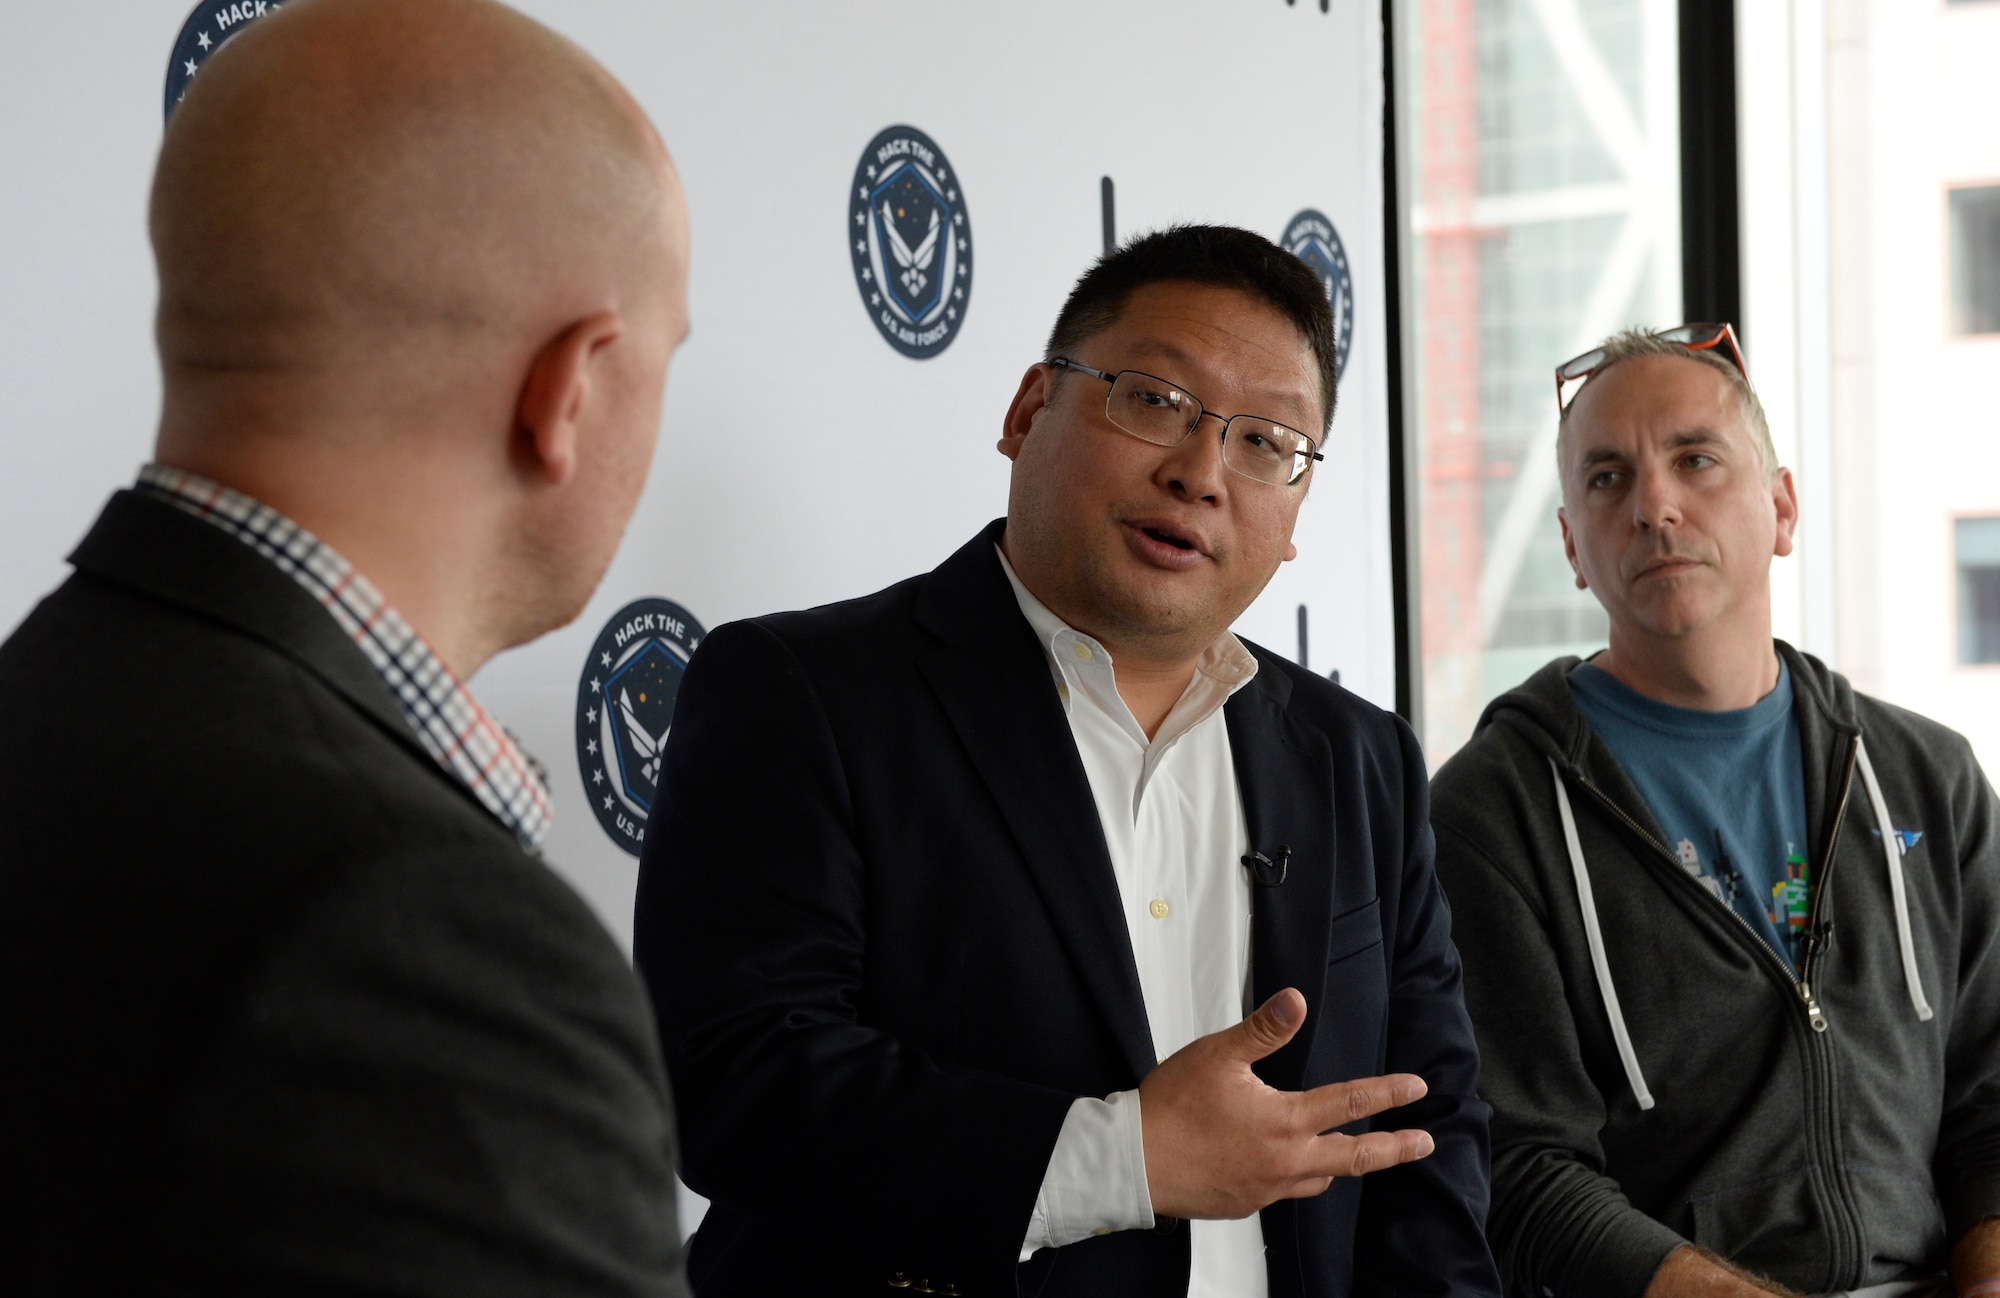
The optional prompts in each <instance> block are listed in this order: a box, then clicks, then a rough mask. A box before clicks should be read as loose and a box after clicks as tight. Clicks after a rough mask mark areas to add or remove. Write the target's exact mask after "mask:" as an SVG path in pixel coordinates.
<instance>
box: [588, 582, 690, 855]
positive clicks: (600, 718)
mask: <svg viewBox="0 0 2000 1298" xmlns="http://www.w3.org/2000/svg"><path fill="white" fill-rule="evenodd" d="M705 634H707V633H706V632H704V631H703V630H702V627H701V623H699V622H697V621H695V620H694V617H693V615H692V614H690V613H689V612H688V611H687V610H686V609H684V608H682V607H681V606H680V605H678V604H675V603H673V602H671V601H670V600H664V599H641V600H635V601H633V602H632V603H630V604H627V605H626V606H625V607H624V608H621V609H619V610H618V612H617V614H616V615H615V616H614V617H612V619H611V620H610V621H609V622H607V623H606V624H605V626H604V630H603V631H601V632H599V633H598V636H597V643H595V644H593V645H591V647H590V657H589V659H588V660H587V661H586V662H585V663H584V664H583V678H582V679H581V680H579V681H578V682H577V686H576V761H577V767H578V769H579V771H580V772H581V773H582V775H583V792H584V798H585V800H586V801H587V802H589V803H590V809H591V811H592V812H593V813H594V814H595V815H596V816H597V823H598V824H600V825H602V826H604V832H605V833H607V834H609V835H610V836H611V841H612V842H614V843H616V844H618V846H620V847H622V848H624V849H625V850H626V851H628V852H630V853H631V854H632V855H634V856H637V855H639V849H640V848H641V847H643V846H644V845H645V842H646V818H647V817H648V816H650V815H651V814H652V812H653V802H654V800H655V798H656V796H657V795H658V793H659V788H660V759H661V757H662V755H663V753H664V751H665V749H666V746H667V732H668V731H670V730H671V729H672V728H673V724H674V699H675V697H676V696H677V695H679V693H680V688H681V674H682V673H683V672H685V671H686V670H687V664H688V659H689V658H690V657H692V656H693V654H694V651H695V649H696V647H698V646H699V645H700V644H701V639H702V636H703V635H705Z"/></svg>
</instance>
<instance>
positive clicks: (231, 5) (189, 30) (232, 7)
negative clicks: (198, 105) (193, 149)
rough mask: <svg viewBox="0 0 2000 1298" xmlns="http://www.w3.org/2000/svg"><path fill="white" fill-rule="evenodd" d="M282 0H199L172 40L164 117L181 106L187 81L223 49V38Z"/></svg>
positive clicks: (270, 11)
mask: <svg viewBox="0 0 2000 1298" xmlns="http://www.w3.org/2000/svg"><path fill="white" fill-rule="evenodd" d="M283 7H284V5H283V0H248V3H245V0H202V3H200V4H198V5H196V6H195V7H194V12H193V13H191V14H189V15H188V16H187V21H186V22H184V23H182V24H181V34H180V36H179V38H178V39H176V40H175V41H174V57H173V58H172V59H171V60H170V61H169V62H168V63H167V117H168V118H169V119H171V118H172V117H173V115H174V109H176V108H178V107H180V102H181V98H182V96H184V95H186V94H187V92H188V84H189V83H190V82H192V81H193V80H194V78H195V74H196V73H197V72H200V71H201V65H202V64H203V63H206V62H207V61H208V56H209V55H211V54H213V53H215V52H216V51H217V50H219V49H221V48H222V44H223V42H224V41H226V40H228V39H229V38H230V37H232V36H234V35H235V34H236V33H238V32H240V31H242V30H243V29H244V28H245V27H247V26H249V25H250V24H251V23H253V22H256V21H257V20H258V19H259V18H262V17H265V16H266V15H268V14H274V13H276V12H278V10H279V9H281V8H283Z"/></svg>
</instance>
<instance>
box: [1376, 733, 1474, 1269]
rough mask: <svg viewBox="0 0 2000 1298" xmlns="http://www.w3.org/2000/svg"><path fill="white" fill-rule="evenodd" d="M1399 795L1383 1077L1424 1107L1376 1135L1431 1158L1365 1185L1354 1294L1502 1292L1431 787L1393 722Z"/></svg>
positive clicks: (1389, 877)
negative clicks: (1395, 1138)
mask: <svg viewBox="0 0 2000 1298" xmlns="http://www.w3.org/2000/svg"><path fill="white" fill-rule="evenodd" d="M1396 731H1397V736H1398V738H1399V740H1400V749H1401V751H1400V754H1399V755H1400V759H1401V760H1400V772H1401V775H1402V781H1401V787H1400V788H1393V789H1388V790H1385V792H1387V793H1389V794H1390V796H1392V797H1395V798H1397V799H1398V802H1399V803H1400V806H1401V809H1402V824H1401V825H1400V827H1399V828H1400V831H1401V832H1400V835H1399V841H1400V842H1401V844H1402V846H1403V852H1402V854H1401V857H1400V859H1399V860H1395V861H1392V862H1387V863H1385V865H1386V869H1385V870H1384V878H1383V881H1382V884H1381V889H1382V890H1383V891H1385V892H1386V891H1389V890H1393V893H1394V895H1395V896H1396V897H1397V909H1396V913H1395V924H1394V931H1392V932H1385V933H1384V934H1383V939H1384V941H1385V943H1387V944H1388V951H1387V952H1386V958H1387V959H1388V962H1389V1017H1388V1028H1387V1032H1388V1041H1387V1052H1386V1054H1387V1070H1386V1071H1388V1072H1390V1073H1415V1074H1416V1075H1417V1076H1419V1077H1422V1078H1423V1079H1424V1080H1425V1082H1426V1083H1427V1085H1428V1087H1429V1090H1428V1092H1427V1093H1426V1094H1425V1096H1424V1098H1423V1099H1421V1100H1419V1101H1417V1102H1416V1103H1415V1104H1412V1105H1410V1106H1408V1107H1406V1108H1403V1109H1399V1110H1396V1111H1395V1112H1393V1113H1391V1114H1388V1115H1386V1116H1385V1117H1384V1118H1382V1119H1379V1120H1378V1122H1377V1125H1378V1126H1382V1127H1392V1128H1401V1127H1421V1128H1423V1129H1425V1130H1426V1131H1429V1132H1430V1133H1431V1137H1432V1139H1433V1141H1434V1142H1435V1149H1434V1151H1433V1152H1432V1154H1431V1155H1430V1157H1428V1158H1425V1159H1421V1160H1419V1161H1418V1162H1415V1163H1408V1164H1404V1165H1403V1166H1400V1167H1395V1168H1390V1169H1388V1170H1385V1171H1381V1172H1374V1173H1371V1174H1370V1175H1368V1176H1367V1177H1366V1178H1364V1179H1363V1181H1362V1194H1361V1215H1360V1220H1359V1222H1358V1224H1357V1228H1356V1232H1355V1235H1356V1249H1355V1281H1356V1284H1355V1292H1357V1293H1360V1294H1385V1295H1386V1294H1402V1295H1414V1294H1437V1295H1475V1294H1489V1295H1498V1294H1499V1293H1500V1276H1499V1272H1498V1270H1497V1269H1496V1268H1495V1266H1494V1262H1493V1255H1492V1252H1491V1251H1490V1250H1489V1248H1488V1247H1487V1243H1486V1209H1487V1200H1488V1179H1489V1166H1488V1148H1487V1124H1488V1122H1489V1120H1490V1119H1491V1116H1492V1110H1491V1109H1490V1108H1488V1106H1487V1105H1486V1103H1485V1101H1483V1100H1481V1099H1480V1098H1479V1052H1478V1049H1477V1048H1476V1046H1475V1045H1474V1043H1473V1034H1472V1022H1471V1020H1470V1019H1469V1018H1468V1017H1467V1015H1466V1010H1465V997H1464V990H1463V985H1462V984H1463V979H1462V976H1461V970H1460V967H1459V958H1458V951H1457V949H1456V948H1455V947H1454V946H1453V945H1452V939H1451V908H1450V906H1449V905H1447V904H1446V901H1445V896H1444V891H1443V889H1442V888H1441V887H1440V886H1439V884H1438V878H1437V872H1436V870H1435V868H1434V859H1433V858H1434V845H1433V839H1432V835H1431V825H1430V796H1429V781H1428V780H1427V779H1426V777H1425V773H1424V759H1423V754H1422V752H1421V751H1420V750H1419V749H1418V747H1417V742H1416V737H1415V735H1414V734H1412V733H1411V731H1410V729H1409V727H1408V726H1406V725H1404V724H1402V723H1401V722H1400V721H1399V722H1397V724H1396Z"/></svg>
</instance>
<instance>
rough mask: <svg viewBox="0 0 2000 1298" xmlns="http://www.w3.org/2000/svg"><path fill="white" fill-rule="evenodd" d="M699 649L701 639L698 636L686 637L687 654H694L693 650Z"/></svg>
mask: <svg viewBox="0 0 2000 1298" xmlns="http://www.w3.org/2000/svg"><path fill="white" fill-rule="evenodd" d="M699 648H701V637H700V636H698V635H691V636H689V637H688V652H689V653H693V652H694V651H695V650H697V649H699Z"/></svg>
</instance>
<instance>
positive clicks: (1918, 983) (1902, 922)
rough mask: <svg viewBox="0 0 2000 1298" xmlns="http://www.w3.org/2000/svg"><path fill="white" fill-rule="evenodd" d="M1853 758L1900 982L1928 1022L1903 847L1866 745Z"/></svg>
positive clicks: (1857, 744)
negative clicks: (1891, 910)
mask: <svg viewBox="0 0 2000 1298" xmlns="http://www.w3.org/2000/svg"><path fill="white" fill-rule="evenodd" d="M1854 755H1855V757H1856V758H1857V759H1858V762H1859V765H1860V767H1861V782H1862V783H1863V784H1865V785H1867V786H1868V808H1869V810H1870V811H1872V812H1874V813H1875V828H1876V829H1877V830H1879V831H1880V832H1881V835H1882V861H1883V864H1885V865H1887V866H1888V867H1889V895H1890V897H1892V898H1893V899H1894V900H1895V903H1896V941H1897V943H1898V945H1899V946H1900V947H1901V948H1902V952H1903V981H1904V982H1905V983H1907V984H1908V985H1909V988H1910V1004H1911V1005H1912V1006H1914V1007H1915V1008H1916V1011H1917V1017H1918V1018H1919V1019H1922V1020H1925V1021H1929V1019H1930V1017H1931V1003H1930V1002H1929V1001H1927V1000H1925V999H1924V983H1923V979H1922V978H1921V977H1920V976H1919V975H1918V973H1917V944H1916V943H1915V942H1914V941H1913V940H1911V937H1910V898H1909V895H1908V893H1907V892H1905V891H1904V888H1903V845H1902V843H1901V842H1900V841H1899V840H1898V839H1897V837H1896V831H1895V829H1894V828H1893V827H1892V826H1891V825H1890V824H1889V804H1888V803H1886V802H1884V801H1883V800H1882V786H1881V785H1880V784H1878V783H1877V782H1876V780H1875V767H1874V765H1873V764H1872V763H1870V762H1869V760H1868V745H1866V744H1864V743H1862V742H1861V741H1860V740H1859V739H1856V740H1855V741H1854Z"/></svg>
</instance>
